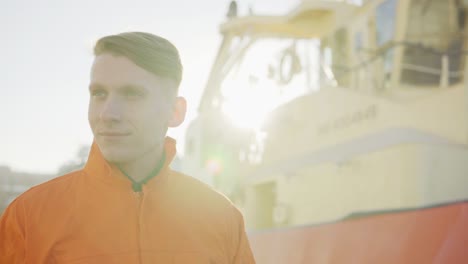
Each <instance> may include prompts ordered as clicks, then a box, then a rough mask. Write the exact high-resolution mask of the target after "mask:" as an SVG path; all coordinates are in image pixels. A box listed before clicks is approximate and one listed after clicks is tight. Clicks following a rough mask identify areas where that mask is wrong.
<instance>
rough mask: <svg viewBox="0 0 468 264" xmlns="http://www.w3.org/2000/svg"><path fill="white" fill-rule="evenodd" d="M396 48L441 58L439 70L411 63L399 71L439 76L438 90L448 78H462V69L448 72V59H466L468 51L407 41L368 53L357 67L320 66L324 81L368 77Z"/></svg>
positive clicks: (444, 84)
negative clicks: (356, 75)
mask: <svg viewBox="0 0 468 264" xmlns="http://www.w3.org/2000/svg"><path fill="white" fill-rule="evenodd" d="M397 47H409V48H417V49H419V50H421V51H422V52H424V53H427V54H431V55H438V56H440V58H441V67H440V68H434V67H429V66H425V65H420V64H413V63H403V62H402V63H401V69H402V70H409V71H414V72H417V73H425V74H429V75H433V76H440V78H439V87H440V88H445V87H448V86H449V84H450V78H457V79H461V78H462V77H463V76H464V69H463V68H461V69H459V70H450V58H454V57H462V56H463V57H466V56H467V55H468V51H466V50H455V51H451V50H447V51H440V50H436V49H434V48H431V47H427V46H424V45H422V44H420V43H414V42H408V41H400V42H390V43H388V44H386V45H384V46H383V47H381V48H379V49H377V50H373V51H370V52H371V53H372V54H373V56H371V57H370V58H368V59H366V60H363V61H361V62H360V63H358V64H357V65H354V66H351V67H348V66H344V65H336V64H334V65H332V66H331V67H330V66H325V65H322V71H323V72H324V73H326V74H325V76H326V79H327V80H326V81H327V83H328V84H330V83H331V84H333V83H334V84H336V83H337V80H340V79H342V78H344V77H346V76H349V75H350V74H354V73H356V72H357V71H359V70H363V69H364V70H366V71H367V73H368V75H372V74H371V73H370V72H369V68H370V67H371V66H372V65H373V64H374V63H375V62H376V61H377V60H381V59H384V57H385V56H386V55H387V53H388V52H390V51H392V50H394V49H395V48H397ZM462 65H464V63H462ZM332 68H333V69H338V72H333V73H332V74H330V73H329V72H330V71H331V69H332Z"/></svg>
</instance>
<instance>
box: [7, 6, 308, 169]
mask: <svg viewBox="0 0 468 264" xmlns="http://www.w3.org/2000/svg"><path fill="white" fill-rule="evenodd" d="M229 2H230V1H229V0H199V1H193V0H192V1H190V0H172V1H162V0H152V1H143V0H134V1H129V0H127V1H121V0H101V1H91V0H81V1H63V0H44V1H33V0H30V1H25V0H0V6H1V8H0V32H1V37H0V58H1V62H2V63H0V91H1V96H0V124H1V125H0V126H1V127H0V166H8V167H10V168H11V169H13V170H15V171H22V172H31V173H56V171H57V169H58V168H59V167H60V166H61V165H63V164H64V163H66V162H67V161H70V160H73V159H74V158H75V157H76V155H77V152H78V150H79V148H80V147H81V146H83V145H90V144H91V142H92V134H91V130H90V129H89V125H88V121H87V107H88V96H89V95H88V90H87V89H88V88H87V87H88V82H89V70H90V66H91V64H92V61H93V56H92V48H93V44H94V42H95V41H96V40H97V39H98V38H100V37H102V36H105V35H109V34H115V33H119V32H123V31H147V32H151V33H154V34H157V35H161V36H163V37H165V38H167V39H169V40H170V41H171V42H173V43H174V44H175V46H176V47H178V49H179V52H180V55H181V59H182V63H183V65H184V77H183V81H182V84H181V87H180V95H182V96H184V97H186V98H187V101H188V113H187V120H186V122H185V123H184V124H183V125H182V126H181V127H179V128H175V129H171V130H170V131H169V135H170V136H172V137H175V138H176V139H177V141H178V142H179V147H178V148H179V149H180V150H181V152H183V143H184V134H185V130H186V128H187V126H188V124H189V122H190V120H193V118H194V117H195V116H196V109H197V106H198V102H199V100H200V96H201V94H202V92H203V89H204V86H205V83H206V80H207V79H208V73H209V71H210V67H211V65H212V63H213V60H214V58H215V55H216V51H217V49H218V46H219V45H220V42H221V36H220V34H219V25H220V24H221V23H222V22H223V21H224V20H225V14H226V12H227V7H228V5H229ZM298 2H299V0H238V6H239V13H240V14H241V15H242V14H246V13H247V10H248V9H249V7H250V8H252V10H253V11H254V13H259V14H268V15H275V14H284V13H286V12H287V11H289V10H291V9H292V8H294V6H295V5H297V4H298Z"/></svg>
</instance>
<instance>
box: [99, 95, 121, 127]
mask: <svg viewBox="0 0 468 264" xmlns="http://www.w3.org/2000/svg"><path fill="white" fill-rule="evenodd" d="M122 110H123V109H122V103H121V102H120V101H119V100H118V98H115V97H113V96H109V97H108V98H107V100H106V101H105V103H104V106H103V108H102V111H101V116H100V118H101V120H102V121H105V122H116V121H120V120H121V119H122Z"/></svg>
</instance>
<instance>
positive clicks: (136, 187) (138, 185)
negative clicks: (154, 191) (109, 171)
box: [118, 151, 166, 192]
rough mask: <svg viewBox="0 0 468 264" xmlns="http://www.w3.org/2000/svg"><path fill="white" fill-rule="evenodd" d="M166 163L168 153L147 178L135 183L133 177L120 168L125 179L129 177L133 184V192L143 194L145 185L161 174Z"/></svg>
mask: <svg viewBox="0 0 468 264" xmlns="http://www.w3.org/2000/svg"><path fill="white" fill-rule="evenodd" d="M165 161H166V152H165V151H163V154H162V157H161V159H160V160H159V164H158V165H157V166H156V167H155V168H154V169H153V170H152V171H151V172H150V174H149V175H148V176H147V177H146V178H144V179H143V180H141V181H135V180H134V179H133V178H132V177H130V176H129V175H128V174H127V173H125V171H124V170H122V168H120V167H118V168H119V170H120V171H121V172H122V173H123V174H124V175H125V177H127V178H128V179H129V180H130V181H131V182H132V188H133V191H134V192H141V190H142V186H143V184H146V183H147V182H148V181H149V180H151V179H152V178H154V177H156V176H157V175H158V174H159V172H160V171H161V169H162V167H163V165H164V162H165Z"/></svg>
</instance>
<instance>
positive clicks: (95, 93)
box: [91, 90, 107, 98]
mask: <svg viewBox="0 0 468 264" xmlns="http://www.w3.org/2000/svg"><path fill="white" fill-rule="evenodd" d="M106 95H107V93H106V92H105V91H101V90H96V91H92V92H91V96H92V97H98V98H102V97H105V96H106Z"/></svg>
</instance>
